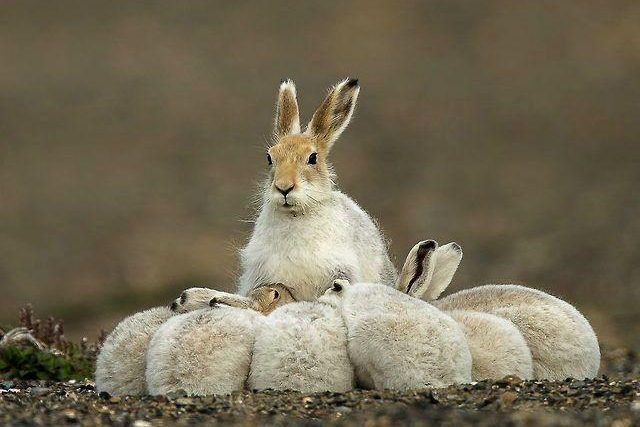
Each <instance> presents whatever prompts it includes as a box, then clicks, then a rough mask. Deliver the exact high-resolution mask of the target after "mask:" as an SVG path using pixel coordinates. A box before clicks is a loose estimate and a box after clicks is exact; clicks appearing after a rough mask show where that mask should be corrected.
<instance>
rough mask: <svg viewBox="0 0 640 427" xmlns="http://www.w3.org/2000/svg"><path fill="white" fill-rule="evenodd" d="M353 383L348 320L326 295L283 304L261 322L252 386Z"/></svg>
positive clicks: (327, 387) (314, 387) (344, 387)
mask: <svg viewBox="0 0 640 427" xmlns="http://www.w3.org/2000/svg"><path fill="white" fill-rule="evenodd" d="M354 384H355V379H354V373H353V367H352V366H351V362H350V361H349V355H348V353H347V330H346V327H345V324H344V321H343V320H342V317H341V316H340V313H339V312H338V310H337V309H336V308H335V307H333V306H331V305H328V304H325V303H324V302H322V297H321V298H320V300H319V301H314V302H308V301H302V302H296V303H293V304H287V305H285V306H283V307H280V308H278V309H276V310H275V311H274V312H272V313H271V314H269V315H268V316H267V317H266V318H265V321H264V322H262V323H261V324H260V325H259V326H258V327H257V331H256V341H255V346H254V349H253V360H252V361H251V373H250V374H249V381H248V387H249V388H250V389H256V390H264V389H275V390H297V391H301V392H303V393H313V392H323V391H332V392H345V391H349V390H351V389H353V387H354Z"/></svg>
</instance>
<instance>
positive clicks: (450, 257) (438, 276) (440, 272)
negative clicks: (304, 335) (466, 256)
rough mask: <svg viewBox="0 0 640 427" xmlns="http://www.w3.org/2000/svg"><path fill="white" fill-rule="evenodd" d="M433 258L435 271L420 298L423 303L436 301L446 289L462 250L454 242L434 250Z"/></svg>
mask: <svg viewBox="0 0 640 427" xmlns="http://www.w3.org/2000/svg"><path fill="white" fill-rule="evenodd" d="M433 257H434V261H433V263H434V264H435V269H434V271H433V277H432V278H431V284H430V285H429V287H428V288H427V290H426V292H425V293H424V294H423V295H422V297H421V298H422V299H423V300H425V301H432V300H435V299H437V298H438V297H439V296H440V294H442V292H444V290H445V289H447V286H449V284H450V283H451V279H453V275H454V274H455V273H456V270H458V266H459V265H460V261H462V248H461V247H460V245H458V244H457V243H455V242H451V243H447V244H446V245H443V246H440V247H439V248H438V249H436V251H435V252H434V254H433Z"/></svg>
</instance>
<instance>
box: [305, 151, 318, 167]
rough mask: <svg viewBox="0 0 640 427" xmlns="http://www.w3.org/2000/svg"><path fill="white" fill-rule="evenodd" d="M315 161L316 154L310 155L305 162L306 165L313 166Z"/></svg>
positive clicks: (316, 159) (316, 158)
mask: <svg viewBox="0 0 640 427" xmlns="http://www.w3.org/2000/svg"><path fill="white" fill-rule="evenodd" d="M317 161H318V153H311V155H310V156H309V160H307V163H309V164H310V165H315V164H316V162H317Z"/></svg>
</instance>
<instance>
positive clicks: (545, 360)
mask: <svg viewBox="0 0 640 427" xmlns="http://www.w3.org/2000/svg"><path fill="white" fill-rule="evenodd" d="M433 304H434V305H435V306H436V307H438V308H440V309H441V310H444V311H451V310H475V311H481V312H486V313H491V314H494V315H496V316H499V317H503V318H505V319H508V320H510V321H511V322H513V323H514V324H515V325H516V327H517V328H518V329H519V330H520V332H521V333H522V335H523V337H524V338H525V340H526V342H527V345H528V346H529V349H530V350H531V355H532V358H533V377H534V378H537V379H549V380H563V379H565V378H568V377H572V378H580V379H582V378H593V377H595V376H596V375H597V374H598V368H599V366H600V349H599V346H598V339H597V337H596V334H595V333H594V331H593V329H592V328H591V325H590V324H589V322H588V321H587V320H586V319H585V318H584V316H583V315H582V314H580V312H579V311H578V310H576V309H575V308H574V307H573V306H572V305H570V304H568V303H566V302H564V301H562V300H560V299H558V298H556V297H553V296H551V295H549V294H546V293H544V292H542V291H539V290H536V289H531V288H526V287H523V286H517V285H486V286H478V287H475V288H471V289H467V290H463V291H460V292H457V293H454V294H452V295H449V296H447V297H445V298H443V299H441V300H437V301H434V302H433Z"/></svg>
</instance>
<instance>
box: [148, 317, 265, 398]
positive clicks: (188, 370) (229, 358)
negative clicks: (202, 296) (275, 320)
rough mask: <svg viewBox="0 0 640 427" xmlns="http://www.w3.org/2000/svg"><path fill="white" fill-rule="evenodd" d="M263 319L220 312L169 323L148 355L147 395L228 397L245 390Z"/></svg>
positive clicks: (162, 329)
mask: <svg viewBox="0 0 640 427" xmlns="http://www.w3.org/2000/svg"><path fill="white" fill-rule="evenodd" d="M263 319H264V316H262V315H261V314H259V313H257V312H255V311H252V310H246V309H239V308H234V307H219V308H215V309H202V310H196V311H192V312H190V313H185V314H180V315H178V316H175V317H172V318H171V319H169V320H168V321H167V322H165V323H164V324H163V325H162V327H160V328H159V329H158V331H157V332H156V334H155V335H154V337H153V339H152V340H151V343H150V345H149V350H148V352H147V370H146V381H147V387H148V391H149V393H150V394H154V395H156V394H167V393H170V392H174V391H178V390H184V391H186V392H187V393H189V394H194V395H209V394H228V393H231V392H233V391H236V390H241V389H243V388H244V386H245V382H246V379H247V377H248V375H249V367H250V365H251V354H252V351H253V343H254V335H255V329H256V326H257V325H258V324H259V323H260V322H262V320H263Z"/></svg>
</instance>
